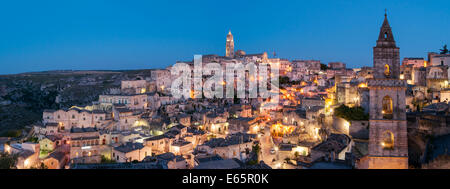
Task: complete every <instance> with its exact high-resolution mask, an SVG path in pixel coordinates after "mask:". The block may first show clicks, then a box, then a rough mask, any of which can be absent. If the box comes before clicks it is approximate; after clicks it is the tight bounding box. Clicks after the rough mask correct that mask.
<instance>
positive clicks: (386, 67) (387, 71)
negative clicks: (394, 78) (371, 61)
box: [384, 64, 391, 77]
mask: <svg viewBox="0 0 450 189" xmlns="http://www.w3.org/2000/svg"><path fill="white" fill-rule="evenodd" d="M384 75H385V76H386V77H390V76H391V68H390V67H389V65H388V64H385V65H384Z"/></svg>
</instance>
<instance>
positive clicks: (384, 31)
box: [359, 15, 408, 169]
mask: <svg viewBox="0 0 450 189" xmlns="http://www.w3.org/2000/svg"><path fill="white" fill-rule="evenodd" d="M373 51H374V70H373V71H374V79H371V80H369V81H368V87H369V90H370V114H369V115H370V118H369V121H370V128H369V152H368V156H366V157H364V158H363V159H362V161H361V163H362V164H361V165H360V166H359V168H369V169H407V168H408V141H407V131H406V113H405V112H406V110H405V109H406V105H405V90H406V81H405V80H400V55H399V48H398V47H397V46H396V44H395V41H394V37H393V35H392V31H391V27H390V26H389V23H388V20H387V16H386V15H385V19H384V22H383V25H382V27H381V31H380V35H379V38H378V40H377V45H376V47H374V48H373Z"/></svg>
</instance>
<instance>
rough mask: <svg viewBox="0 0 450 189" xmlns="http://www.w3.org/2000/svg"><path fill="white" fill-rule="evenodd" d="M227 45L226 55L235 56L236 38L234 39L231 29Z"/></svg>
mask: <svg viewBox="0 0 450 189" xmlns="http://www.w3.org/2000/svg"><path fill="white" fill-rule="evenodd" d="M225 46H226V50H225V56H226V57H230V58H233V57H234V39H233V34H231V30H230V31H229V32H228V35H227V42H226V45H225Z"/></svg>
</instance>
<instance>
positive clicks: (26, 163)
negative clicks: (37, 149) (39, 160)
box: [23, 159, 30, 167]
mask: <svg viewBox="0 0 450 189" xmlns="http://www.w3.org/2000/svg"><path fill="white" fill-rule="evenodd" d="M23 164H24V166H25V167H27V166H28V165H29V164H30V160H28V159H26V160H25V162H24V163H23Z"/></svg>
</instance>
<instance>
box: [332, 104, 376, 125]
mask: <svg viewBox="0 0 450 189" xmlns="http://www.w3.org/2000/svg"><path fill="white" fill-rule="evenodd" d="M334 116H336V117H340V118H343V119H345V120H347V121H352V120H355V121H360V120H369V115H368V114H365V113H364V108H362V107H353V108H350V107H348V106H346V105H344V104H343V105H340V106H339V107H337V108H335V109H334Z"/></svg>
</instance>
